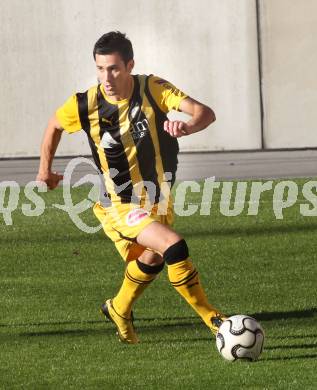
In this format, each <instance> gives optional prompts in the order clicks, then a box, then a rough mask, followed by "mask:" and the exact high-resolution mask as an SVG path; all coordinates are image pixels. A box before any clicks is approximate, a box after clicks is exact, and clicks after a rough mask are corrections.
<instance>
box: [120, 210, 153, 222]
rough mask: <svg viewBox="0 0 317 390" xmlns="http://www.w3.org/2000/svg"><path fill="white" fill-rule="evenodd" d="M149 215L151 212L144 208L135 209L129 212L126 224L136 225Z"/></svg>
mask: <svg viewBox="0 0 317 390" xmlns="http://www.w3.org/2000/svg"><path fill="white" fill-rule="evenodd" d="M149 215H150V213H149V212H148V211H146V210H144V209H134V210H132V211H130V212H129V213H128V214H127V216H126V224H127V225H128V226H136V225H138V224H139V223H140V222H141V221H143V219H144V218H146V217H148V216H149Z"/></svg>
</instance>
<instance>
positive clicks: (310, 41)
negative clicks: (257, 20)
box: [260, 0, 317, 148]
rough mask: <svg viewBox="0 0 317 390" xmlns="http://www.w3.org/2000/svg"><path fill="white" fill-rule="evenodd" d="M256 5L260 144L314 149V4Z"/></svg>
mask: <svg viewBox="0 0 317 390" xmlns="http://www.w3.org/2000/svg"><path fill="white" fill-rule="evenodd" d="M260 5H261V7H260V11H261V41H262V58H263V78H262V86H263V105H264V146H265V147H266V148H300V147H317V109H316V108H317V76H316V69H317V50H316V48H317V46H316V37H317V1H316V0H292V1H290V0H262V1H260Z"/></svg>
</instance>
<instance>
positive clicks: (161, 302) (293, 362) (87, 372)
mask: <svg viewBox="0 0 317 390" xmlns="http://www.w3.org/2000/svg"><path fill="white" fill-rule="evenodd" d="M307 180H308V179H307ZM307 180H306V181H307ZM304 182H305V180H297V183H298V186H299V188H301V187H302V185H303V183H304ZM88 190H89V189H87V188H86V187H81V188H79V189H76V190H74V199H76V202H78V201H80V200H82V199H84V198H85V196H86V195H87V191H88ZM41 197H42V198H43V199H44V200H45V203H46V206H50V205H52V204H53V203H63V201H62V188H59V189H57V190H55V191H53V192H49V193H47V194H41ZM199 199H200V194H198V193H197V194H188V196H187V200H188V202H190V203H198V202H199ZM219 200H220V190H219V191H216V192H215V197H214V202H213V204H212V208H211V215H210V216H200V215H199V214H197V213H196V214H194V215H193V216H191V217H189V218H188V217H177V219H176V223H175V228H176V229H177V231H179V232H180V233H181V234H182V235H183V236H184V237H185V238H186V240H187V242H188V244H189V247H190V253H191V257H192V259H193V261H194V262H195V264H196V266H197V268H198V270H199V271H200V275H201V279H202V282H203V285H204V286H205V289H206V292H207V294H208V296H209V298H210V301H211V302H212V303H214V304H215V305H216V306H217V307H219V308H220V309H222V310H223V311H224V312H226V313H228V314H239V313H241V314H249V315H252V316H254V317H255V318H257V319H258V320H259V321H260V323H261V324H262V326H263V328H264V330H265V333H266V340H265V348H264V351H263V354H262V355H261V358H260V360H259V361H258V362H254V363H249V362H234V363H229V362H226V361H225V360H223V359H222V357H221V356H220V355H219V354H218V352H217V350H216V346H215V341H214V339H212V338H211V336H210V332H209V330H208V329H207V328H206V327H205V326H204V325H203V324H202V322H201V321H200V319H199V318H198V317H197V316H196V315H195V314H194V312H193V311H192V310H191V309H190V307H188V306H187V305H186V304H185V303H184V302H183V301H182V299H181V297H180V296H178V295H177V293H176V292H175V291H174V290H173V289H172V287H171V286H170V285H169V283H168V280H167V276H166V270H164V271H163V272H162V274H161V275H160V277H159V278H158V280H156V281H155V283H154V284H153V285H152V286H151V287H150V288H149V289H148V290H147V291H146V292H145V294H144V296H143V297H142V298H141V299H140V300H139V301H138V303H137V304H136V307H135V317H136V321H135V325H136V328H137V330H138V334H139V337H140V339H141V343H140V344H139V345H136V346H129V345H123V344H121V343H119V342H118V340H117V338H116V336H115V331H114V327H113V325H112V324H111V323H109V322H105V321H104V320H103V319H102V318H101V316H100V315H99V313H98V309H99V305H100V303H101V302H102V301H103V300H104V298H106V297H111V296H113V295H114V294H115V293H116V291H117V289H118V288H119V286H120V283H121V280H122V276H123V272H124V263H123V261H122V260H121V259H120V258H119V255H118V254H117V252H116V251H115V248H114V246H113V245H112V243H111V242H110V241H109V240H108V239H106V238H105V236H104V234H103V232H102V231H99V232H98V233H96V234H93V235H91V234H86V233H83V232H81V231H80V230H78V229H77V227H76V226H75V225H74V224H73V223H72V221H71V220H70V218H69V216H68V215H67V214H66V213H65V212H63V211H61V210H58V209H56V208H52V207H49V208H47V209H46V210H45V212H44V213H43V214H42V215H41V216H39V217H25V216H24V215H23V214H22V212H21V209H17V210H16V211H15V212H14V213H13V214H12V219H13V225H12V226H6V225H4V222H3V219H2V216H1V215H0V233H1V235H0V347H1V349H0V388H1V389H6V390H7V389H22V388H23V389H72V388H73V389H94V388H96V389H143V388H144V389H177V388H181V389H182V390H185V389H216V390H217V389H220V388H222V389H227V388H235V389H244V388H248V389H249V388H250V389H298V388H302V389H313V388H316V387H315V386H316V383H317V374H316V361H317V349H316V346H317V341H316V339H317V299H316V298H317V287H316V286H317V262H316V259H317V239H316V238H317V219H316V217H304V216H302V215H301V214H300V212H299V204H300V203H303V202H305V199H303V197H301V198H299V200H298V201H297V202H296V204H295V205H294V206H292V207H290V208H289V209H287V210H285V211H284V219H283V220H276V218H275V216H274V213H273V211H272V191H268V192H266V193H265V194H264V195H263V197H262V200H261V204H260V209H259V213H258V215H257V216H248V215H247V207H245V209H244V211H243V213H242V214H241V215H239V216H236V217H226V216H223V215H222V214H221V213H220V212H219ZM23 202H25V199H23V198H22V197H21V199H20V205H21V204H22V203H23ZM84 219H85V221H86V222H87V223H89V224H90V225H91V226H92V225H96V224H97V220H96V219H95V217H94V216H93V214H92V211H91V210H88V211H87V212H85V215H84Z"/></svg>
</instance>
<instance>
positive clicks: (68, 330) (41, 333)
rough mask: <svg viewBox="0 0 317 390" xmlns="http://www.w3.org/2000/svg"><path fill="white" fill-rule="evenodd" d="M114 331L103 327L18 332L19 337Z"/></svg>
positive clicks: (111, 332) (79, 334)
mask: <svg viewBox="0 0 317 390" xmlns="http://www.w3.org/2000/svg"><path fill="white" fill-rule="evenodd" d="M114 332H115V330H114V328H111V329H110V328H104V329H60V330H51V331H45V332H23V333H19V334H18V336H20V337H47V336H80V337H82V336H95V335H98V334H100V335H105V334H113V333H114Z"/></svg>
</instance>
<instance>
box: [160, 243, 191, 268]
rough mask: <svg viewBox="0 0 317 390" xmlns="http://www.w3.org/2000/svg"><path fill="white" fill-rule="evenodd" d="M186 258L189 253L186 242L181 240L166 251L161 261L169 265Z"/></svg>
mask: <svg viewBox="0 0 317 390" xmlns="http://www.w3.org/2000/svg"><path fill="white" fill-rule="evenodd" d="M188 256H189V252H188V246H187V244H186V241H185V240H184V239H181V240H180V241H177V242H176V243H175V244H173V245H171V246H170V247H169V248H167V249H166V251H165V252H164V254H163V259H164V261H165V262H166V264H168V265H171V264H175V263H178V262H179V261H183V260H186V259H187V258H188Z"/></svg>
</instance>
